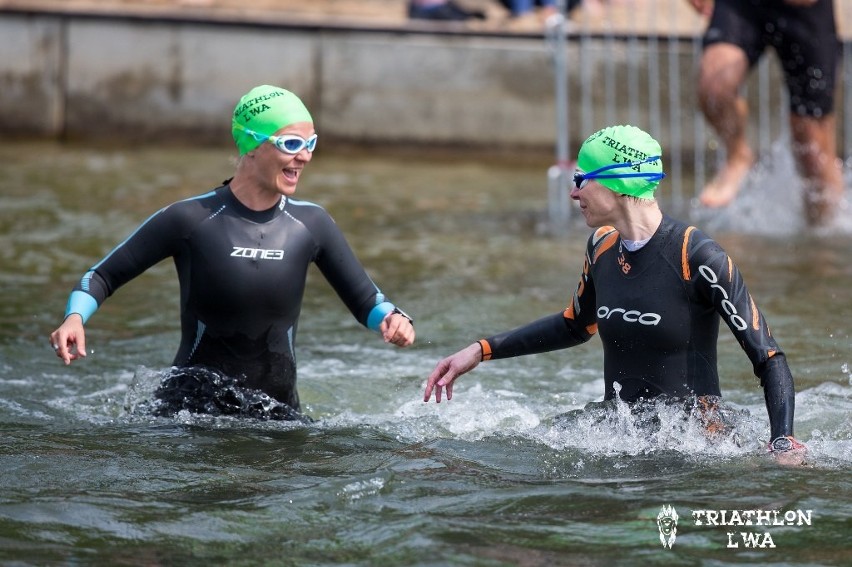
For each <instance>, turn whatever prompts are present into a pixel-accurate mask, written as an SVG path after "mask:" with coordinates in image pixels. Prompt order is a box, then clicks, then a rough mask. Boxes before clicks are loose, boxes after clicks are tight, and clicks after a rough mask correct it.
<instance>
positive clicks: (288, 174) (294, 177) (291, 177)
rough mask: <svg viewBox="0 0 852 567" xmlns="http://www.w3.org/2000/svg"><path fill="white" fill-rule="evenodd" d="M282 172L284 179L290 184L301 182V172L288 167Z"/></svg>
mask: <svg viewBox="0 0 852 567" xmlns="http://www.w3.org/2000/svg"><path fill="white" fill-rule="evenodd" d="M281 172H282V173H283V174H284V179H286V180H287V181H288V182H290V183H295V182H296V181H298V180H299V174H300V173H301V170H299V169H293V168H290V167H288V168H285V169H282V170H281Z"/></svg>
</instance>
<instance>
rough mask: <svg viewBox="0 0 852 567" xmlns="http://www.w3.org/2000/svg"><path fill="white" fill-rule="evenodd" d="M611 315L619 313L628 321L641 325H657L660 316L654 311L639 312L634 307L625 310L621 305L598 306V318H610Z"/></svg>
mask: <svg viewBox="0 0 852 567" xmlns="http://www.w3.org/2000/svg"><path fill="white" fill-rule="evenodd" d="M613 315H615V316H618V315H621V318H622V319H624V320H625V321H626V322H628V323H639V324H641V325H657V324H658V323H659V322H660V320H661V319H662V317H660V316H659V315H658V314H656V313H640V312H639V311H636V310H635V309H631V310H629V311H628V310H626V309H624V308H622V307H613V308H612V309H610V308H609V307H607V306H606V305H601V306H600V307H598V319H610V318H611V317H612V316H613Z"/></svg>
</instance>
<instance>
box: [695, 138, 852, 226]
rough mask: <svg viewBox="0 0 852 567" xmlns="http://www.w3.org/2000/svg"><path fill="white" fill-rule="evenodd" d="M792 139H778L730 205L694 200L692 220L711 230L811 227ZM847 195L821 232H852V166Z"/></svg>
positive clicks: (846, 172)
mask: <svg viewBox="0 0 852 567" xmlns="http://www.w3.org/2000/svg"><path fill="white" fill-rule="evenodd" d="M790 144H791V142H790V140H789V139H779V140H777V141H776V142H775V143H773V144H772V146H771V147H770V149H769V151H768V152H767V153H766V154H765V155H763V156H761V158H760V160H759V161H758V162H757V163H756V164H755V166H754V167H753V168H752V169H751V171H750V172H749V174H748V176H746V179H745V180H744V181H743V186H742V189H741V190H740V192H739V194H738V195H737V198H736V200H735V201H734V202H733V203H732V204H731V205H730V206H728V207H725V208H721V209H706V208H704V207H702V206H701V205H700V204H698V203H697V200H695V201H694V202H693V203H692V208H691V210H690V211H689V217H690V220H691V221H692V222H695V223H698V224H699V225H700V226H701V227H702V228H703V229H705V230H706V231H707V232H709V233H711V234H712V233H719V232H731V231H735V232H737V233H745V234H760V235H767V236H784V235H791V234H798V233H802V232H805V231H807V230H808V226H807V223H806V221H805V213H804V203H803V194H804V186H803V183H802V179H801V177H799V174H798V172H797V170H796V164H795V160H794V158H793V155H792V153H791V151H790ZM844 173H845V183H844V185H845V187H846V188H847V190H846V196H845V198H844V200H843V202H842V204H841V206H840V208H839V211H838V216H837V218H836V219H835V221H834V222H833V223H832V224H831V225H830V226H828V227H822V228H819V229H817V230H816V231H815V232H816V233H817V234H819V235H831V234H849V233H852V207H850V206H849V203H850V202H852V194H850V191H849V187H852V169H848V168H847V169H846V170H845V171H844Z"/></svg>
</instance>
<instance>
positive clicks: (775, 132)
mask: <svg viewBox="0 0 852 567" xmlns="http://www.w3.org/2000/svg"><path fill="white" fill-rule="evenodd" d="M624 2H626V3H627V4H628V5H630V4H637V5H638V4H639V2H640V0H624ZM624 2H622V4H623V3H624ZM557 3H558V6H559V7H560V11H561V12H562V13H564V9H565V0H558V2H557ZM648 4H651V5H652V6H651V8H652V9H649V7H648ZM686 4H687V2H686V0H644V2H642V5H643V7H644V9H643V10H636V11H635V13H636V14H637V15H639V14H642V15H644V16H643V17H648V18H656V19H658V20H660V21H669V22H678V24H677V25H672V27H671V28H670V31H669V32H668V33H665V32H660V31H659V30H658V29H657V28H658V27H659V22H656V21H655V22H653V23H652V22H641V21H634V22H632V23H630V22H628V23H627V24H622V25H621V26H620V27H618V26H617V25H616V26H614V25H608V24H607V22H608V20H609V19H610V18H609V12H608V11H607V8H606V6H605V5H604V7H603V8H601V9H602V10H603V11H602V12H599V13H597V19H596V20H595V22H596V25H591V24H589V19H588V18H586V20H585V21H586V23H585V24H583V23H581V24H579V25H577V24H576V23H575V24H574V25H572V21H571V20H569V19H568V18H565V17H563V16H559V17H551V19H550V20H549V21H548V23H547V28H546V32H545V39H546V41H547V42H548V45H549V47H550V51H551V56H552V59H553V68H554V79H555V103H556V122H557V140H556V156H555V163H554V165H553V166H552V167H551V168H550V169H549V171H548V208H549V211H548V212H549V219H550V221H551V224H552V226H553V227H555V228H557V229H558V228H559V227H563V226H564V225H565V222H566V221H567V219H568V218H569V217H570V214H571V210H572V204H571V202H570V198H569V197H568V189H569V183H570V182H571V175H572V174H573V169H572V165H571V162H572V160H573V157H574V156H575V155H576V151H577V148H576V147H572V146H571V144H572V141H574V142H575V143H577V141H578V140H582V139H584V137H585V136H586V135H588V134H590V133H591V132H593V131H595V130H597V129H598V128H600V127H602V126H604V125H608V124H617V123H630V124H634V125H636V126H639V127H641V128H643V129H646V130H648V132H650V133H652V135H654V136H655V137H657V138H658V139H659V140H660V141H661V143H663V147H664V151H665V154H666V171H667V180H668V183H667V187H668V189H669V193H668V194H667V195H664V198H666V199H669V200H670V202H671V203H672V204H673V205H674V206H682V205H684V203H685V202H686V201H689V200H691V199H692V198H693V197H694V196H695V193H696V192H697V191H698V189H699V188H701V187H703V186H704V184H705V182H706V181H707V179H708V177H709V176H710V175H712V174H713V172H714V171H715V170H716V168H717V166H718V165H720V164H721V163H723V161H724V158H725V154H724V152H725V150H724V148H723V147H722V145H721V143H720V141H719V140H718V138H717V137H716V135H715V133H714V132H713V131H712V129H711V128H710V127H709V125H707V124H706V122H705V119H704V116H703V114H702V113H701V112H700V110H699V108H698V104H697V96H696V95H697V93H696V92H694V89H693V90H692V91H689V90H688V89H686V88H684V86H683V85H688V84H695V81H683V80H681V78H682V77H684V76H687V74H691V75H693V76H695V77H696V78H697V73H698V63H699V60H700V58H701V54H702V45H701V43H702V36H703V33H704V28H705V26H706V22H705V21H704V20H702V19H692V20H689V19H688V18H685V17H684V13H683V7H684V6H686ZM628 12H629V10H628ZM667 14H668V15H667ZM612 19H613V20H614V19H615V18H614V17H613V18H612ZM569 51H570V52H572V53H574V54H575V58H574V59H575V60H576V61H579V62H580V68H571V69H569V61H568V60H569V58H568V56H567V55H566V53H568V52H569ZM601 53H609V54H616V53H622V60H621V62H619V58H618V57H615V56H610V57H606V56H600V54H601ZM625 53H626V54H628V55H623V54H625ZM640 53H641V54H642V57H644V63H643V65H642V66H639V65H625V64H623V60H624V59H626V58H628V57H629V54H640ZM596 55H597V56H596ZM585 62H591V63H590V64H585ZM601 66H602V67H603V68H601ZM675 79H678V80H675ZM572 82H576V84H573V85H572ZM837 83H838V84H837V94H836V97H835V112H836V115H837V119H838V122H837V140H838V144H837V147H838V152H839V153H840V156H839V157H841V158H842V159H843V161H844V164H845V165H846V168H847V169H848V168H850V167H852V40H850V39H849V38H846V39H845V40H844V42H843V58H842V61H841V63H840V69H838V73H837ZM625 93H626V96H624V95H625ZM744 95H745V96H746V98H747V99H748V101H749V111H750V112H749V124H748V129H747V131H748V135H749V138H750V141H751V143H752V146H753V147H754V148H755V150H756V151H757V155H758V159H760V156H763V155H766V154H768V153H769V152H771V151H772V148H773V145H774V144H776V143H777V141H778V140H779V139H780V140H787V139H789V137H790V131H789V108H788V101H787V98H788V95H787V91H786V86H785V83H784V80H783V75H782V73H781V69H780V65H779V62H778V60H777V57H776V55H775V53H774V51H773V50H771V49H768V50H767V52H766V53H765V55H764V57H763V58H762V59H761V61H760V62H759V64H758V66H757V68H756V69H754V70H753V71H752V72H751V73H750V75H749V78H748V81H747V83H746V86H745V87H744Z"/></svg>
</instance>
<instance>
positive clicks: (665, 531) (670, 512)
mask: <svg viewBox="0 0 852 567" xmlns="http://www.w3.org/2000/svg"><path fill="white" fill-rule="evenodd" d="M657 527H658V528H660V543H662V544H663V547H664V548H665V547H668V548H669V549H671V548H672V545H673V544H674V542H675V538H676V537H677V511H676V510H675V509H674V507H672V506H670V505H666V506H663V507H662V508H660V513H659V514H657Z"/></svg>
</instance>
